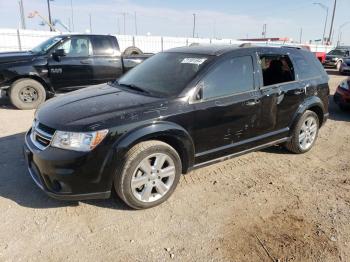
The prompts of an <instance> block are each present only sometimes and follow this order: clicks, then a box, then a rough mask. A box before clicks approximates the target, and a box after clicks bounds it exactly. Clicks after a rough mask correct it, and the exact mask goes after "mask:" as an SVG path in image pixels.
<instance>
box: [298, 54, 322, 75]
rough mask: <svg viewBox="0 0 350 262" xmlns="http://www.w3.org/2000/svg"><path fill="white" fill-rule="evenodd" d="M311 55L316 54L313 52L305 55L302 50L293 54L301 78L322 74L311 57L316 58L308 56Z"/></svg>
mask: <svg viewBox="0 0 350 262" xmlns="http://www.w3.org/2000/svg"><path fill="white" fill-rule="evenodd" d="M309 55H312V56H314V54H312V53H310V54H308V55H305V56H304V55H303V54H302V53H301V52H297V53H295V54H293V61H294V63H295V66H296V67H297V72H298V76H299V79H308V78H314V77H318V76H321V74H322V71H320V69H319V68H318V66H317V65H316V64H315V63H314V62H313V61H310V59H315V58H311V57H308V56H309ZM316 62H317V61H316Z"/></svg>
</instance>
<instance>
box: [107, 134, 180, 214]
mask: <svg viewBox="0 0 350 262" xmlns="http://www.w3.org/2000/svg"><path fill="white" fill-rule="evenodd" d="M156 159H157V160H156ZM158 161H160V162H159V163H161V166H160V168H159V167H158V168H157V167H156V166H157V164H156V163H157V162H158ZM162 163H163V164H162ZM147 170H148V171H147ZM181 170H182V164H181V159H180V157H179V155H178V153H177V152H176V150H175V149H174V148H172V147H171V146H170V145H168V144H166V143H164V142H161V141H156V140H151V141H145V142H141V143H139V144H137V145H135V146H134V147H132V148H131V149H130V150H129V151H128V152H127V154H126V156H125V158H124V161H123V163H122V164H121V165H120V167H119V168H118V172H117V173H116V177H115V179H114V189H115V191H116V193H117V195H118V196H119V197H120V198H121V199H122V200H123V201H124V202H125V203H126V204H127V205H128V206H129V207H131V208H134V209H145V208H151V207H154V206H157V205H159V204H161V203H163V202H164V201H166V200H167V199H168V198H169V197H170V196H171V194H172V193H173V192H174V190H175V188H176V186H177V184H178V182H179V179H180V176H181ZM165 171H167V172H165ZM166 174H168V175H169V176H166ZM164 186H165V187H164Z"/></svg>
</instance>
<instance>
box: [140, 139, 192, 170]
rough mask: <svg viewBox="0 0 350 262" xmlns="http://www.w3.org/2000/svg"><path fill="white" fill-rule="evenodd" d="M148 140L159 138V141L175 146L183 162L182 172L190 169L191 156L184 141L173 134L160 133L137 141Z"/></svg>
mask: <svg viewBox="0 0 350 262" xmlns="http://www.w3.org/2000/svg"><path fill="white" fill-rule="evenodd" d="M147 140H158V141H161V142H164V143H166V144H168V145H170V146H171V147H173V148H174V149H175V150H176V152H177V153H178V154H179V156H180V159H181V164H182V173H183V174H186V173H187V171H188V169H189V157H190V156H189V155H188V152H187V151H186V149H185V147H184V145H183V144H182V142H181V141H180V140H178V139H176V138H175V137H172V136H167V135H159V136H155V137H147V139H144V140H141V141H137V143H140V142H143V141H147Z"/></svg>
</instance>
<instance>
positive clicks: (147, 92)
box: [118, 82, 150, 94]
mask: <svg viewBox="0 0 350 262" xmlns="http://www.w3.org/2000/svg"><path fill="white" fill-rule="evenodd" d="M118 85H120V86H125V87H127V88H129V89H132V90H135V91H139V92H142V93H146V94H149V93H150V92H149V91H147V90H145V89H143V88H142V87H139V86H137V85H134V84H122V83H119V82H118Z"/></svg>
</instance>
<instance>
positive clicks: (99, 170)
mask: <svg viewBox="0 0 350 262" xmlns="http://www.w3.org/2000/svg"><path fill="white" fill-rule="evenodd" d="M29 134H30V131H28V133H27V134H26V136H25V143H24V147H23V153H24V157H25V161H26V165H27V168H28V171H29V174H30V176H31V177H32V179H33V181H34V182H35V184H36V185H37V186H38V187H39V188H40V189H41V190H43V191H44V192H45V193H46V194H47V195H49V196H50V197H53V198H56V199H60V200H86V199H106V198H109V197H110V195H111V185H112V174H114V172H113V171H112V170H113V168H114V167H112V166H110V165H108V163H107V161H105V158H104V156H103V157H102V155H103V154H102V153H101V152H99V153H100V155H101V156H97V155H96V154H95V153H97V152H88V153H85V152H75V151H69V150H63V149H58V148H52V147H48V148H46V149H45V150H40V149H38V148H37V147H36V146H35V145H34V144H33V142H32V141H31V139H30V135H29Z"/></svg>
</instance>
